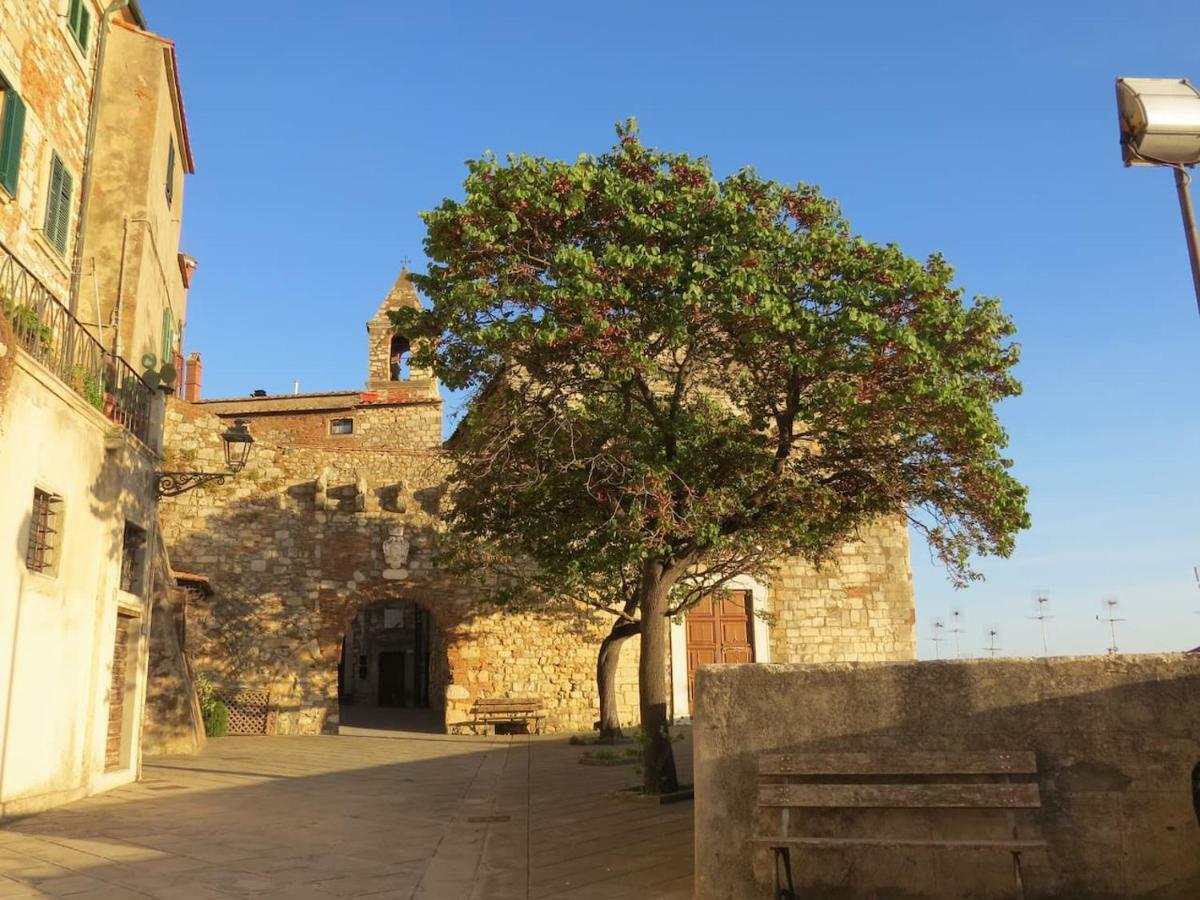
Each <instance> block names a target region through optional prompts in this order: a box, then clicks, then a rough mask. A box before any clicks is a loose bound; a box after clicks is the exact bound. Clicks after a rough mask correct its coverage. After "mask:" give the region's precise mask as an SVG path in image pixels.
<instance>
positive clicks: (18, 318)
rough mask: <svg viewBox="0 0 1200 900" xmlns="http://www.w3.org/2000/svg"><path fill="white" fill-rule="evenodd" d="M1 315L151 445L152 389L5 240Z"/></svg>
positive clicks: (0, 251) (54, 368)
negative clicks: (73, 313)
mask: <svg viewBox="0 0 1200 900" xmlns="http://www.w3.org/2000/svg"><path fill="white" fill-rule="evenodd" d="M0 315H3V316H4V317H5V318H6V319H7V320H8V322H9V324H11V325H12V329H13V332H14V333H15V334H16V338H17V342H18V343H19V344H20V345H21V347H22V348H24V350H25V351H26V352H27V353H28V354H29V355H30V356H32V357H33V358H34V359H36V360H37V361H38V362H39V363H41V364H42V365H43V366H45V367H46V368H47V369H49V370H50V371H51V372H53V373H54V374H55V375H56V376H58V378H59V379H61V380H62V382H63V383H64V384H66V385H68V386H69V387H70V388H71V389H72V390H73V391H75V393H77V394H79V396H80V397H82V398H83V399H84V400H86V401H87V402H88V403H89V404H91V405H92V406H94V407H95V408H96V409H97V410H99V411H100V412H101V413H103V414H104V415H105V416H107V417H108V419H109V420H111V421H112V422H115V423H116V424H118V425H120V426H121V427H122V428H124V429H125V430H126V431H128V432H129V433H130V434H132V435H133V436H134V437H136V438H137V439H138V440H139V441H141V442H142V443H143V444H146V445H147V446H149V445H150V411H151V409H152V401H153V398H154V393H153V391H152V390H151V389H150V388H149V387H147V385H146V383H145V382H144V381H142V379H141V377H140V376H139V375H138V374H137V372H135V371H134V370H133V369H132V368H131V367H130V366H129V364H128V363H127V362H125V360H123V359H121V358H120V357H119V356H114V355H113V354H111V353H109V352H108V351H106V350H105V349H104V347H103V346H102V345H101V344H100V342H99V341H97V340H96V339H95V338H94V337H92V335H91V333H90V332H89V331H88V330H87V329H86V328H84V327H83V325H81V324H80V322H79V320H77V319H76V318H75V317H74V316H73V315H71V313H70V312H69V311H68V310H67V308H66V307H65V306H63V305H62V304H61V303H59V301H58V300H57V299H56V298H55V296H54V295H53V294H52V293H50V290H49V289H48V288H47V287H46V286H45V285H44V284H42V283H41V282H40V281H39V280H38V279H37V278H36V277H35V276H34V275H33V273H31V272H30V271H29V270H28V269H26V268H25V267H24V266H23V265H21V263H20V262H18V261H17V259H16V257H14V256H13V254H12V252H11V251H10V250H9V249H8V248H7V247H5V246H4V245H3V244H0Z"/></svg>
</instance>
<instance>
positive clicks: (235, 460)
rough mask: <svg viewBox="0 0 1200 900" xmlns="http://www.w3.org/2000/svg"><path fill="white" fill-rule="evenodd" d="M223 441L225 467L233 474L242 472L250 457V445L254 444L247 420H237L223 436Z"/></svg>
mask: <svg viewBox="0 0 1200 900" xmlns="http://www.w3.org/2000/svg"><path fill="white" fill-rule="evenodd" d="M221 440H222V441H224V442H225V465H226V466H228V467H229V469H230V470H231V471H233V472H240V471H241V470H242V467H243V466H244V465H246V457H247V456H249V455H250V445H251V444H253V443H254V438H253V437H251V435H250V428H249V423H248V422H247V421H246V420H245V419H235V420H234V422H233V424H232V425H231V426H229V428H228V429H226V431H225V433H224V434H222V435H221Z"/></svg>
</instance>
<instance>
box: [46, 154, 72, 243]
mask: <svg viewBox="0 0 1200 900" xmlns="http://www.w3.org/2000/svg"><path fill="white" fill-rule="evenodd" d="M74 185H75V179H74V178H72V177H71V173H70V172H68V171H67V167H66V166H65V165H63V161H62V160H61V159H59V158H58V154H57V153H52V154H51V155H50V190H49V191H48V192H47V195H46V227H45V229H44V232H45V235H46V240H48V241H49V242H50V243H51V244H53V245H54V246H55V248H57V250H58V252H59V253H66V252H67V228H68V226H69V225H70V222H71V194H72V190H73V188H74Z"/></svg>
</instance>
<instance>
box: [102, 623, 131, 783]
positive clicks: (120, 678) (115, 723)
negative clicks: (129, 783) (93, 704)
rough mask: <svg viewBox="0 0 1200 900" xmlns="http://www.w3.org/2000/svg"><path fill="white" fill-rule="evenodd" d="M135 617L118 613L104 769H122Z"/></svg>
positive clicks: (109, 692)
mask: <svg viewBox="0 0 1200 900" xmlns="http://www.w3.org/2000/svg"><path fill="white" fill-rule="evenodd" d="M132 621H133V616H130V615H127V614H126V613H117V633H116V636H115V638H114V640H113V657H112V678H111V679H110V681H109V685H108V741H107V742H106V744H105V747H104V768H105V769H106V770H107V769H119V768H120V767H121V750H122V745H123V744H124V743H125V741H124V738H125V687H126V684H127V680H126V674H125V658H126V656H127V655H128V649H129V623H130V622H132Z"/></svg>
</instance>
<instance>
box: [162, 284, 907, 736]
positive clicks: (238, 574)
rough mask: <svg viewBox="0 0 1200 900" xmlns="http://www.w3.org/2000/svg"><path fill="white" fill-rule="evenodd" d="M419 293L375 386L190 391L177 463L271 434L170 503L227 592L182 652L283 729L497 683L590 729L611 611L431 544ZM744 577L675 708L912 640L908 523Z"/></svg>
mask: <svg viewBox="0 0 1200 900" xmlns="http://www.w3.org/2000/svg"><path fill="white" fill-rule="evenodd" d="M418 303H419V301H418V298H417V294H416V291H415V289H414V288H413V286H412V285H411V284H410V283H409V281H408V278H407V273H401V276H400V278H399V279H398V280H397V282H396V284H395V286H394V287H393V289H392V291H391V292H390V293H389V294H388V296H387V298H386V299H385V301H384V303H383V305H382V306H381V308H380V309H379V311H378V312H377V314H376V315H375V317H374V318H373V319H372V320H371V321H370V322H369V323H368V324H367V332H368V379H367V384H366V389H365V390H362V391H336V392H328V393H320V394H299V395H291V396H288V395H283V396H249V397H240V398H234V399H219V400H194V402H187V401H186V400H172V402H171V404H170V406H169V408H168V411H167V423H166V438H167V446H168V448H169V453H170V454H172V455H173V457H174V458H175V459H176V460H177V461H179V463H180V464H181V465H182V464H183V463H186V464H188V465H202V466H203V465H205V464H211V463H213V462H215V461H216V460H217V459H219V456H220V452H221V451H220V447H219V438H218V435H219V434H220V433H221V432H222V431H223V430H224V429H225V428H226V427H227V426H228V424H229V423H230V422H231V421H233V420H235V419H244V420H246V421H247V422H248V423H249V427H250V429H251V432H252V433H253V435H254V437H255V441H256V443H255V449H254V452H253V454H252V455H251V458H250V462H249V463H248V465H247V467H246V469H245V470H244V471H243V472H242V473H241V474H240V475H238V476H237V477H236V478H233V479H230V480H229V481H227V482H226V483H225V484H223V485H211V486H209V487H207V488H205V489H204V490H198V491H194V492H191V493H189V494H185V495H182V496H180V497H177V498H173V499H171V500H169V501H165V502H164V505H163V529H164V530H163V533H164V537H165V540H166V543H167V545H168V547H169V550H170V555H171V559H172V561H173V563H174V565H175V566H177V567H178V568H179V569H183V570H187V571H189V572H193V573H196V574H195V577H197V578H200V577H202V578H204V579H205V584H206V586H207V587H206V590H208V591H210V592H211V593H208V594H206V595H205V596H200V595H197V596H196V598H195V599H194V600H193V601H192V602H190V603H189V606H188V610H187V617H186V618H187V622H186V634H187V643H186V652H187V654H188V657H189V658H190V659H191V661H192V664H193V666H194V667H195V668H196V669H197V670H199V671H202V672H204V673H206V674H207V675H209V676H210V677H212V678H213V679H214V681H215V682H216V683H217V684H218V686H219V688H220V690H221V691H222V692H223V693H224V694H225V695H226V696H230V697H232V696H234V695H236V694H238V693H239V692H249V691H253V692H255V693H256V695H258V696H261V695H263V694H269V705H270V712H269V714H268V715H265V716H263V717H262V718H261V719H258V720H256V721H261V722H262V726H261V727H262V728H263V729H266V730H272V731H275V732H279V733H313V732H318V731H322V730H328V729H331V728H333V727H334V725H335V724H336V723H337V722H338V721H339V715H340V714H341V713H343V712H350V711H351V710H352V709H353V710H354V711H355V712H357V710H359V709H361V708H362V707H363V706H370V705H376V704H380V703H383V704H396V705H400V706H404V705H412V706H422V705H424V706H428V707H429V708H431V709H432V711H433V712H434V713H435V714H436V715H437V716H438V718H439V721H440V723H441V724H443V725H446V726H452V725H453V724H454V723H455V722H457V721H461V720H462V719H464V718H465V717H466V716H467V714H468V711H469V709H470V706H471V703H472V701H474V700H475V699H479V698H496V697H536V698H538V699H539V700H540V701H541V702H542V704H543V706H544V709H545V712H546V722H545V727H546V728H547V730H551V731H566V730H588V729H590V728H591V727H592V724H593V722H594V721H595V719H596V717H597V697H596V687H595V666H596V653H597V650H598V647H599V643H600V640H601V638H602V637H603V635H604V634H605V633H606V631H607V628H608V627H609V625H610V624H611V622H610V621H607V620H606V619H604V618H602V617H601V616H600V615H599V614H597V615H595V616H594V617H589V616H586V615H564V614H563V613H562V612H561V611H555V610H549V609H540V610H538V609H534V610H530V609H498V608H495V607H494V606H491V605H488V604H486V603H483V602H480V601H479V599H478V598H477V597H475V596H473V595H472V592H471V590H470V588H469V587H468V586H467V585H466V584H464V583H463V582H462V581H461V580H459V579H456V578H455V577H454V576H452V575H451V574H449V573H447V572H445V571H442V570H440V569H439V568H438V567H437V565H436V563H435V560H434V553H435V550H436V541H437V535H438V531H439V528H440V522H441V516H440V504H441V502H442V484H443V477H444V474H445V462H444V459H443V454H442V433H443V423H442V400H441V397H440V394H439V390H438V385H437V383H436V381H435V380H434V379H433V378H432V377H431V376H430V373H428V372H423V371H410V370H409V369H408V367H407V364H406V354H407V351H408V343H407V341H406V340H405V338H404V337H402V336H397V335H394V334H393V331H392V328H391V324H390V320H389V319H388V317H387V315H386V313H387V311H388V310H389V309H394V308H398V307H401V306H409V307H415V306H417V305H418ZM193 399H194V398H193ZM731 588H732V590H731V592H730V593H729V595H728V596H727V597H725V598H723V599H722V600H721V601H720V602H719V603H705V604H701V605H700V606H698V607H697V608H696V609H695V610H693V611H692V612H691V613H689V615H688V616H686V617H685V618H684V619H683V620H682V621H680V622H678V623H677V624H675V625H674V626H673V627H672V632H671V667H670V668H671V672H672V673H673V674H672V696H673V714H674V715H675V716H676V717H677V718H683V717H686V716H688V714H689V706H690V698H689V686H690V683H691V675H692V674H693V673H694V671H695V669H696V668H697V667H698V666H700V665H702V664H704V663H705V662H734V661H761V662H765V661H778V662H814V661H835V660H846V659H862V660H894V659H911V658H912V657H913V656H914V632H913V621H914V611H913V596H912V582H911V574H910V569H909V559H908V538H907V532H906V530H905V525H904V523H903V522H902V521H891V522H881V523H879V524H878V525H877V526H875V527H873V528H872V529H870V530H869V531H868V532H867V533H866V534H865V535H864V536H863V537H862V539H861V540H860V541H859V542H857V543H854V544H851V545H847V546H846V547H844V548H842V550H841V552H840V554H839V562H838V564H837V565H835V566H832V567H830V568H828V569H826V570H822V571H816V570H814V569H813V568H812V567H811V566H809V565H807V564H805V563H803V562H801V561H797V560H788V561H784V562H782V563H781V564H780V565H779V566H778V568H777V570H776V572H775V574H774V576H773V578H772V579H771V580H770V583H768V584H763V583H760V582H758V581H755V580H753V579H741V580H740V581H737V582H735V583H734V584H733V585H731ZM636 671H637V646H636V641H630V642H627V643H626V646H625V648H624V651H623V653H622V657H621V668H620V672H619V676H618V690H619V695H620V703H621V706H622V718H623V721H625V722H627V723H629V722H634V721H636V719H637V712H636V710H637V691H636ZM343 706H345V707H346V709H345V710H343V709H342V707H343Z"/></svg>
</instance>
